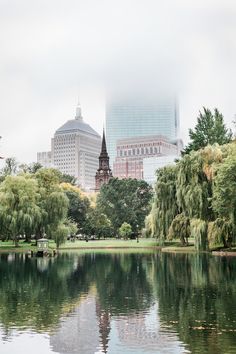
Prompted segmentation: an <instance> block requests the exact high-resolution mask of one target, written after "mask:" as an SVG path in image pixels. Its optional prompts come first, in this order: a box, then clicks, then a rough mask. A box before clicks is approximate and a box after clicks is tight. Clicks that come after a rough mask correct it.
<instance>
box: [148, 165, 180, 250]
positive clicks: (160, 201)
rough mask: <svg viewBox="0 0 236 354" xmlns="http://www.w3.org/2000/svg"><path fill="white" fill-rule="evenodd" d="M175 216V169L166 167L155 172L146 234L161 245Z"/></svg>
mask: <svg viewBox="0 0 236 354" xmlns="http://www.w3.org/2000/svg"><path fill="white" fill-rule="evenodd" d="M177 214H178V206H177V201H176V167H175V166H168V167H164V168H161V169H160V170H158V172H157V182H156V186H155V198H154V202H153V205H152V210H151V213H150V215H149V216H148V218H147V219H146V229H147V232H148V233H149V234H151V235H152V236H153V237H156V238H158V239H159V243H160V244H163V243H164V241H165V239H166V237H167V234H168V231H169V227H170V225H171V222H172V220H173V219H174V217H175V216H176V215H177Z"/></svg>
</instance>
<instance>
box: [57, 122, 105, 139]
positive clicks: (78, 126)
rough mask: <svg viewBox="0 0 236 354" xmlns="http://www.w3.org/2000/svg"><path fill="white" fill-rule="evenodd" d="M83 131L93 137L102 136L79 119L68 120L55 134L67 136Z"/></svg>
mask: <svg viewBox="0 0 236 354" xmlns="http://www.w3.org/2000/svg"><path fill="white" fill-rule="evenodd" d="M76 131H82V132H85V133H88V134H91V135H95V136H98V137H99V136H100V135H99V134H98V133H97V132H96V131H95V130H94V129H93V128H91V127H90V125H89V124H87V123H84V122H83V121H82V120H79V119H71V120H68V121H67V122H66V123H65V124H63V125H62V126H61V127H60V128H59V129H57V130H56V133H55V134H65V133H70V132H76Z"/></svg>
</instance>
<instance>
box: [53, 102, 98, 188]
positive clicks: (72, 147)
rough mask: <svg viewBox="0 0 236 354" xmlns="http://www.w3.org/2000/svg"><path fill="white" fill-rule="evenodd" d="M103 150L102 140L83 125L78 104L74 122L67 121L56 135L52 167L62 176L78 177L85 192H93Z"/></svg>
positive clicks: (88, 127)
mask: <svg viewBox="0 0 236 354" xmlns="http://www.w3.org/2000/svg"><path fill="white" fill-rule="evenodd" d="M100 150H101V137H100V135H99V134H98V133H97V132H96V131H95V130H94V129H93V128H91V127H90V125H89V124H86V123H85V122H84V120H83V118H82V114H81V107H80V105H79V104H78V106H77V108H76V116H75V119H71V120H68V121H67V122H66V123H65V124H64V125H62V126H61V127H60V128H59V129H57V130H56V132H55V134H54V138H53V139H52V162H53V166H54V167H55V168H57V169H58V170H60V171H61V172H62V173H65V174H69V175H71V176H74V177H76V178H77V181H78V184H79V185H80V186H81V187H82V188H83V189H85V190H90V189H94V188H95V178H94V177H95V174H96V171H97V169H98V157H99V154H100Z"/></svg>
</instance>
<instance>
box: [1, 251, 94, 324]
mask: <svg viewBox="0 0 236 354" xmlns="http://www.w3.org/2000/svg"><path fill="white" fill-rule="evenodd" d="M13 257H14V260H13V261H10V262H9V257H8V256H7V255H2V256H1V262H0V272H1V277H0V298H1V301H0V322H1V323H2V326H3V327H4V329H5V330H7V329H9V328H11V327H14V328H18V327H21V328H22V327H23V328H24V327H26V328H33V329H36V330H44V329H49V328H50V327H51V326H52V325H55V324H56V323H57V322H58V319H59V318H60V316H61V312H62V306H63V305H65V304H66V303H67V304H69V303H70V302H73V301H76V300H77V299H78V298H79V296H80V294H82V293H84V292H86V291H87V290H88V287H89V284H88V282H86V279H85V277H84V274H81V276H80V278H79V279H78V281H77V283H73V282H72V281H68V282H67V279H68V276H69V274H71V272H73V265H74V258H73V257H69V256H67V255H64V256H61V257H58V258H55V259H47V266H46V269H45V268H44V270H42V266H41V264H40V261H41V260H40V259H30V258H28V257H27V256H25V255H15V256H13ZM38 263H39V264H38ZM38 265H39V266H38Z"/></svg>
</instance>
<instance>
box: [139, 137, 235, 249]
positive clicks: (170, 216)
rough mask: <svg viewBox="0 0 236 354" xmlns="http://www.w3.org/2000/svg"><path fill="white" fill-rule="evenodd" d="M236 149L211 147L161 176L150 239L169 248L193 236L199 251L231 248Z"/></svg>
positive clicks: (148, 228)
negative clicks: (168, 244) (171, 242)
mask: <svg viewBox="0 0 236 354" xmlns="http://www.w3.org/2000/svg"><path fill="white" fill-rule="evenodd" d="M235 181H236V144H235V142H232V143H230V144H226V145H223V146H219V145H217V144H215V145H212V146H209V145H208V146H206V147H205V148H203V149H200V150H199V151H192V152H191V153H190V154H186V155H185V156H184V157H183V158H182V159H180V160H179V161H178V162H177V163H176V164H175V165H174V166H170V167H165V168H162V169H160V170H159V171H158V173H157V182H156V186H155V197H154V203H153V206H152V210H151V213H150V215H149V216H148V217H147V219H146V233H147V235H152V236H155V237H157V238H158V239H159V241H160V243H163V242H164V241H165V240H166V239H173V238H180V240H181V242H182V244H186V243H187V239H188V238H189V237H190V236H191V237H194V239H195V246H196V249H197V250H206V249H207V248H208V245H209V244H210V246H213V245H223V246H225V247H226V246H227V247H229V246H231V245H232V243H234V242H235V228H236V197H235V196H236V182H235Z"/></svg>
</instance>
